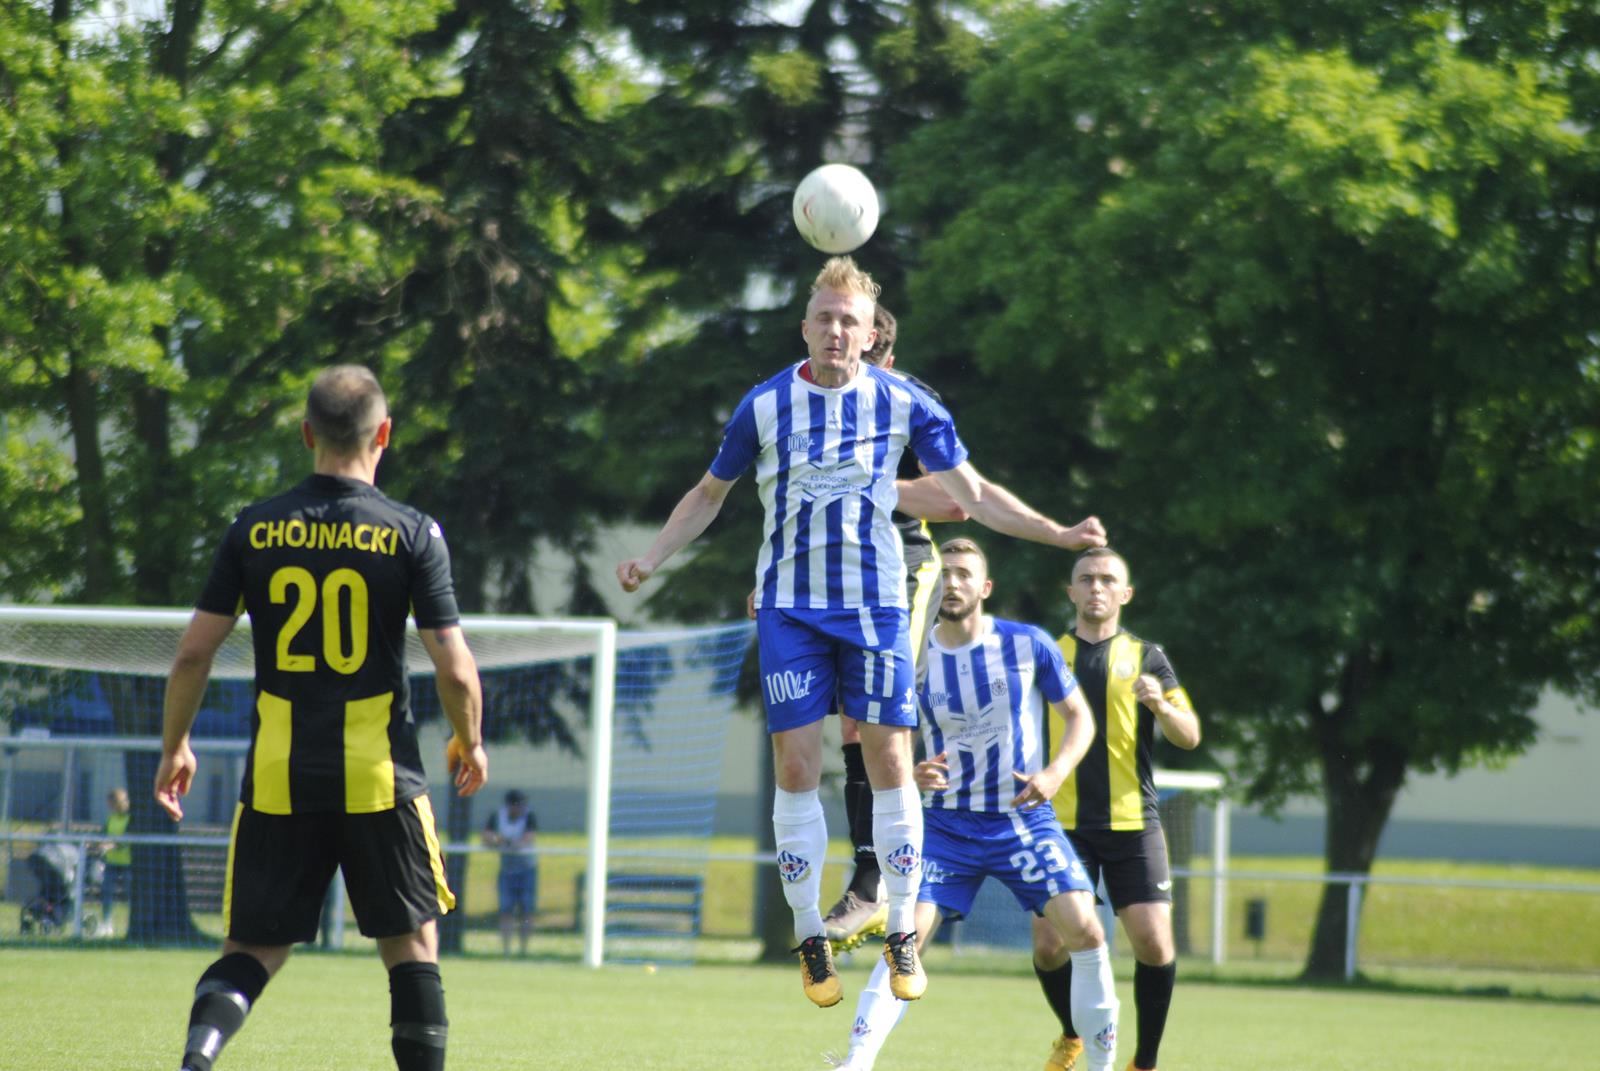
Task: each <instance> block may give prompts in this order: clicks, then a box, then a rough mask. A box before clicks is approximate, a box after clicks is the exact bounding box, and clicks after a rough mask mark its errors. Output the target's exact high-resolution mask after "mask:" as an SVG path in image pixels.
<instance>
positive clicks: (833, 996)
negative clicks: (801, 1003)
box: [791, 937, 844, 1008]
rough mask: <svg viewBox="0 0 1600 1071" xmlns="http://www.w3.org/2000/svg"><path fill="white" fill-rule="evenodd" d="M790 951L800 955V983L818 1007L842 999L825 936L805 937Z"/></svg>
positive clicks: (831, 949)
mask: <svg viewBox="0 0 1600 1071" xmlns="http://www.w3.org/2000/svg"><path fill="white" fill-rule="evenodd" d="M791 951H793V952H795V953H797V954H798V955H799V956H800V984H801V985H802V986H803V987H804V988H805V991H806V996H807V997H808V998H810V1000H811V1003H813V1004H815V1005H816V1006H817V1007H819V1008H831V1007H833V1006H834V1005H835V1004H837V1003H839V1002H840V1001H841V1000H843V999H844V987H843V986H841V985H840V984H839V972H838V971H836V970H834V969H833V947H832V946H831V945H829V944H828V939H827V938H826V937H807V938H806V939H805V940H804V941H801V942H800V947H798V948H795V949H792V950H791Z"/></svg>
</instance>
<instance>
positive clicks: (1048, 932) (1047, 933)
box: [1033, 918, 1067, 971]
mask: <svg viewBox="0 0 1600 1071" xmlns="http://www.w3.org/2000/svg"><path fill="white" fill-rule="evenodd" d="M1033 962H1034V965H1035V966H1037V967H1038V968H1039V969H1040V970H1046V971H1053V970H1055V969H1056V968H1057V967H1060V966H1061V965H1062V964H1063V963H1065V962H1067V945H1066V942H1065V941H1063V940H1062V939H1061V934H1060V933H1059V932H1058V931H1057V930H1056V928H1055V926H1054V925H1052V924H1051V923H1050V921H1049V920H1048V919H1042V918H1035V919H1034V920H1033Z"/></svg>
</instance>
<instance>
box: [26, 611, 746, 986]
mask: <svg viewBox="0 0 1600 1071" xmlns="http://www.w3.org/2000/svg"><path fill="white" fill-rule="evenodd" d="M189 616H190V615H189V613H188V612H187V611H167V610H109V609H95V608H83V607H72V608H26V607H0V867H3V871H0V873H3V877H4V882H3V887H0V896H3V899H0V941H10V940H15V939H19V938H20V939H25V940H63V939H65V940H72V939H80V940H92V939H99V938H109V939H114V940H119V941H130V942H134V943H149V944H157V943H159V944H173V943H188V942H198V943H206V944H210V943H214V942H215V941H216V940H217V939H218V938H219V936H220V932H221V898H222V883H223V870H224V867H225V860H226V851H227V832H228V828H229V824H230V822H231V820H232V814H233V808H234V804H235V801H236V800H237V795H238V785H239V780H240V775H241V772H242V769H243V763H244V761H245V753H246V749H247V746H248V735H249V724H250V712H251V708H252V705H253V702H254V699H253V688H252V683H251V676H252V671H253V658H252V651H251V646H250V642H249V632H248V628H249V622H248V618H245V619H241V621H240V627H239V628H238V629H236V630H235V632H234V634H233V635H232V636H231V637H230V638H229V640H228V641H227V643H226V644H225V645H224V647H223V649H222V651H221V652H219V655H218V657H217V659H216V661H215V663H214V666H213V673H212V681H211V684H210V686H209V687H208V689H207V691H206V695H205V699H204V701H203V703H202V709H201V713H200V716H199V718H198V719H197V721H196V725H195V730H194V734H193V746H194V749H195V752H196V754H197V756H198V759H199V764H200V769H199V773H198V776H197V778H196V781H195V784H194V786H193V788H192V790H191V793H190V796H189V797H188V799H187V800H186V801H185V812H186V814H185V819H184V821H183V822H182V823H181V825H174V824H173V823H172V822H170V821H169V820H168V819H167V818H166V817H165V815H164V814H163V813H161V812H160V811H159V809H158V808H157V807H156V806H155V803H154V800H153V799H152V796H151V791H150V786H151V785H152V784H153V782H154V776H155V769H156V765H157V763H158V761H159V749H160V731H161V699H162V692H163V689H164V685H165V678H166V674H167V671H168V669H169V668H170V666H171V662H172V656H173V653H174V652H175V650H176V648H177V641H178V637H179V636H180V635H181V634H182V631H183V629H184V627H185V626H186V625H187V622H188V620H189ZM463 628H464V630H465V632H466V634H467V637H468V642H469V643H470V645H471V647H472V649H473V653H474V655H475V656H476V658H477V660H478V664H479V668H480V671H481V673H482V678H483V685H484V728H485V734H486V736H487V737H488V739H489V741H490V768H489V772H490V781H489V785H488V786H487V787H486V788H485V789H484V791H483V792H482V793H480V794H479V795H477V796H476V797H473V798H471V799H460V798H459V797H456V796H455V794H454V792H453V790H451V789H450V787H449V785H448V779H447V777H446V774H445V771H444V758H443V752H444V745H445V742H446V740H447V739H448V737H449V728H448V723H447V722H446V721H445V719H444V717H443V715H442V712H441V710H440V709H439V704H438V698H437V693H436V691H435V689H434V686H433V682H432V679H431V669H432V666H431V663H430V661H429V659H428V658H427V655H426V653H425V652H424V650H423V648H422V646H421V643H420V641H419V640H418V639H417V637H416V635H415V634H414V633H413V634H412V637H411V645H410V650H409V652H408V664H409V666H410V669H411V672H412V673H413V680H412V702H413V707H414V709H415V713H416V717H417V721H418V725H419V738H420V740H421V743H422V754H423V761H424V764H425V765H426V767H427V771H428V775H429V779H430V794H431V796H432V797H433V800H434V809H435V813H436V815H437V817H438V822H439V826H440V830H439V832H440V837H441V842H442V845H443V847H444V851H445V854H446V864H447V874H448V876H449V879H450V884H451V887H452V889H453V890H454V891H455V892H456V894H457V897H458V901H459V902H458V907H457V911H456V912H454V913H452V915H451V916H449V917H448V918H447V919H446V921H445V924H444V926H443V927H442V941H443V944H444V947H445V948H447V949H450V950H465V951H480V952H485V953H497V952H500V951H503V950H510V951H513V952H516V951H521V950H522V947H523V943H524V941H526V940H527V939H528V937H529V936H531V937H532V939H533V940H534V941H536V942H538V941H543V942H546V943H547V944H548V943H555V944H556V945H559V946H561V949H562V950H564V951H566V952H569V953H573V954H577V955H581V956H582V958H583V959H584V960H585V962H588V963H590V964H598V963H600V962H601V961H602V959H603V958H605V957H606V956H607V955H613V956H614V955H617V954H619V953H620V954H629V952H630V951H631V950H633V949H634V947H635V942H638V941H643V940H649V941H653V942H661V941H667V942H671V941H674V940H681V939H683V938H690V937H693V936H694V935H696V934H697V933H698V932H699V929H700V923H701V905H702V902H703V891H704V886H705V878H706V867H707V859H708V856H709V851H710V844H711V833H712V821H713V814H714V811H715V807H716V799H717V791H718V784H719V780H720V778H721V774H722V765H723V763H722V749H723V742H724V740H725V738H726V736H727V726H728V721H729V718H730V717H731V715H732V712H733V710H734V707H735V699H734V692H735V686H736V684H737V681H738V676H739V670H740V666H741V665H742V663H743V660H744V658H745V654H746V650H747V649H748V647H749V643H750V635H751V629H750V627H749V626H748V625H747V624H740V625H736V626H729V627H725V628H713V629H701V630H678V631H673V632H661V633H624V634H620V635H619V633H618V631H617V629H616V626H615V624H614V622H611V621H605V620H579V621H553V620H538V619H526V618H511V617H474V616H468V617H467V618H465V619H464V620H463ZM119 789H124V790H126V792H127V796H128V799H129V801H130V804H131V810H130V812H129V815H128V819H127V821H126V823H125V825H122V826H119V825H118V824H117V822H116V821H115V820H114V819H113V820H112V824H111V826H110V827H109V828H108V824H107V823H108V819H112V815H113V812H114V811H115V810H116V809H117V808H116V804H115V803H114V801H113V794H114V793H115V792H116V791H117V790H119ZM510 790H517V791H519V792H521V793H522V794H523V795H524V796H525V797H526V800H527V803H528V805H529V807H530V809H531V811H532V813H533V817H534V826H535V832H534V836H533V839H532V844H531V845H529V846H527V847H524V848H520V849H515V850H507V851H505V852H504V853H502V851H501V850H500V849H498V848H496V847H492V846H490V845H487V844H485V842H484V836H483V834H484V831H485V829H486V828H487V827H488V825H489V824H490V823H491V822H492V821H493V820H494V818H495V813H496V811H497V810H499V809H500V808H501V807H502V806H503V805H504V804H505V796H506V793H507V792H508V791H510ZM529 864H531V866H530V865H529ZM502 868H507V869H511V870H518V869H520V870H523V871H526V870H529V869H531V870H532V871H533V875H534V876H533V879H532V881H531V883H530V884H531V885H532V890H531V891H532V896H531V897H530V899H531V900H532V911H531V912H530V913H529V914H528V915H527V916H526V920H524V917H523V916H522V915H521V913H520V912H517V911H514V912H511V913H510V915H511V916H513V917H511V918H510V923H511V924H510V925H509V926H508V927H502V926H501V925H500V923H501V922H502V917H501V915H502V913H501V911H500V907H501V904H500V896H499V893H500V891H501V890H500V888H499V885H500V882H499V876H500V871H501V870H502ZM591 875H593V876H594V877H593V879H592V880H591ZM329 899H330V902H329V907H328V910H327V911H326V912H325V914H324V919H323V926H322V932H321V934H320V936H319V940H321V941H322V942H323V943H325V944H329V945H339V944H342V943H343V942H344V941H345V940H346V939H347V937H348V939H350V940H352V941H353V940H357V938H356V935H355V927H354V925H353V918H352V917H349V909H348V905H347V904H345V902H344V900H343V897H342V896H341V895H339V889H338V887H337V886H336V887H335V890H334V891H333V893H332V894H331V895H330V898H329ZM347 922H348V923H349V925H348V930H347ZM525 931H526V935H525ZM502 939H504V942H503V943H502ZM647 954H651V955H657V954H658V953H657V952H655V951H649V952H648V953H647Z"/></svg>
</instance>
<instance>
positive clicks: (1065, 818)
mask: <svg viewBox="0 0 1600 1071" xmlns="http://www.w3.org/2000/svg"><path fill="white" fill-rule="evenodd" d="M1056 646H1057V647H1059V648H1061V658H1062V660H1063V661H1065V662H1066V663H1067V668H1068V669H1069V670H1071V671H1072V672H1073V673H1077V672H1078V667H1077V665H1076V663H1077V658H1078V641H1077V639H1076V638H1075V637H1074V636H1072V635H1070V634H1068V635H1066V636H1062V637H1061V638H1060V639H1059V640H1057V641H1056ZM1046 711H1047V713H1046V715H1045V720H1046V722H1048V731H1047V732H1046V733H1045V748H1046V751H1045V761H1046V762H1049V761H1050V760H1051V759H1054V758H1055V757H1056V750H1057V749H1058V748H1059V747H1061V738H1062V737H1064V736H1065V735H1066V734H1067V723H1066V721H1065V720H1064V719H1063V718H1062V717H1061V715H1060V714H1057V713H1056V708H1055V704H1054V703H1051V704H1050V705H1049V706H1048V707H1047V708H1046ZM1053 803H1054V805H1055V809H1056V819H1057V820H1058V821H1059V822H1060V823H1061V824H1062V825H1063V826H1064V827H1065V828H1067V829H1075V828H1077V825H1078V778H1077V771H1076V770H1074V771H1073V772H1072V773H1070V774H1068V775H1067V779H1066V780H1065V781H1063V782H1062V783H1061V787H1060V788H1059V789H1058V790H1057V791H1056V796H1055V800H1054V801H1053Z"/></svg>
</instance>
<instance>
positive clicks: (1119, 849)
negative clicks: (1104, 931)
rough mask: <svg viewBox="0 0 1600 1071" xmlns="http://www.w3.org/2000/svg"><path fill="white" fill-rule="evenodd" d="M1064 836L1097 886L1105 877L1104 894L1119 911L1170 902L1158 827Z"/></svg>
mask: <svg viewBox="0 0 1600 1071" xmlns="http://www.w3.org/2000/svg"><path fill="white" fill-rule="evenodd" d="M1067 837H1068V838H1069V839H1070V840H1071V841H1072V847H1073V848H1075V849H1076V850H1077V852H1078V858H1079V859H1081V860H1083V865H1084V866H1085V867H1087V868H1088V870H1089V881H1090V883H1091V884H1093V885H1098V884H1099V882H1100V878H1101V877H1102V876H1104V877H1105V881H1106V895H1107V896H1109V897H1110V898H1111V906H1112V907H1113V908H1114V909H1116V910H1118V911H1120V910H1122V909H1123V908H1125V907H1127V906H1128V905H1129V904H1149V903H1158V902H1159V903H1168V904H1170V903H1171V902H1172V868H1171V866H1170V865H1169V864H1168V862H1167V841H1166V838H1165V837H1163V836H1162V834H1161V827H1160V826H1159V825H1149V826H1146V827H1145V828H1144V829H1090V830H1082V829H1069V830H1067Z"/></svg>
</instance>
